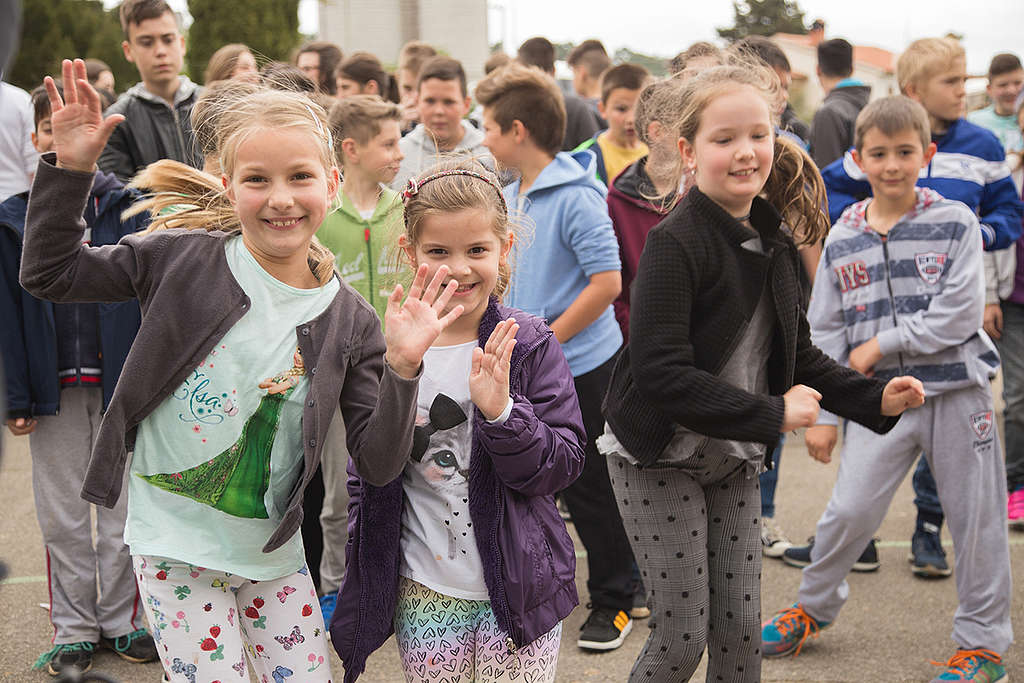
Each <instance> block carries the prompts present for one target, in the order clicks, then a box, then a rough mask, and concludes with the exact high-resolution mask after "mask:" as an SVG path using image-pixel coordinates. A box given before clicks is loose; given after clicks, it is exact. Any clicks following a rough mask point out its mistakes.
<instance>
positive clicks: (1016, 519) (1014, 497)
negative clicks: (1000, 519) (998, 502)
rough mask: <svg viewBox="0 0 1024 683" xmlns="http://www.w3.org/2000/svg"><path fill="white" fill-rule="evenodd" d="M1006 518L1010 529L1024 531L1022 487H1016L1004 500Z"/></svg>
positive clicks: (1023, 489) (1023, 494) (1023, 490)
mask: <svg viewBox="0 0 1024 683" xmlns="http://www.w3.org/2000/svg"><path fill="white" fill-rule="evenodd" d="M1006 518H1007V519H1008V520H1009V522H1010V526H1011V527H1013V528H1014V529H1020V530H1021V531H1024V486H1018V487H1017V490H1016V491H1014V492H1013V493H1011V494H1010V497H1009V498H1007V499H1006Z"/></svg>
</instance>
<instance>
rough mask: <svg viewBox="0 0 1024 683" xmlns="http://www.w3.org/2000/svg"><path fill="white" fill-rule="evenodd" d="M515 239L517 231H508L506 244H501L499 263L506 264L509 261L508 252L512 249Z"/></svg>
mask: <svg viewBox="0 0 1024 683" xmlns="http://www.w3.org/2000/svg"><path fill="white" fill-rule="evenodd" d="M515 241H516V236H515V233H513V232H510V233H508V235H507V236H506V237H505V242H504V244H502V245H501V252H500V253H499V254H498V263H501V264H505V263H507V262H508V253H509V252H510V251H512V243H513V242H515Z"/></svg>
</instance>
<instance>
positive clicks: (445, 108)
mask: <svg viewBox="0 0 1024 683" xmlns="http://www.w3.org/2000/svg"><path fill="white" fill-rule="evenodd" d="M416 110H417V111H418V112H419V115H420V121H421V122H422V123H423V125H424V126H426V128H427V130H428V131H429V132H430V134H431V135H433V136H434V138H435V139H436V140H437V145H438V148H439V149H440V150H442V151H448V150H451V149H454V148H455V145H457V144H459V142H461V141H462V136H463V135H465V134H466V131H465V129H464V128H463V127H462V117H463V116H465V115H466V114H467V113H468V112H469V98H468V97H466V96H465V95H463V94H462V87H461V86H460V85H459V81H458V80H451V81H442V80H441V79H440V78H428V79H426V80H425V81H423V82H422V83H420V88H419V95H418V99H417V100H416Z"/></svg>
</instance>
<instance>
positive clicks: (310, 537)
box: [301, 465, 324, 592]
mask: <svg viewBox="0 0 1024 683" xmlns="http://www.w3.org/2000/svg"><path fill="white" fill-rule="evenodd" d="M323 507H324V475H323V472H322V471H321V470H320V467H319V465H318V466H317V468H316V472H315V473H314V474H313V478H312V479H311V480H310V482H309V485H308V486H306V493H305V496H304V497H303V499H302V514H303V517H302V527H301V529H302V532H301V533H302V545H303V547H304V548H305V550H306V567H307V568H308V569H309V578H311V579H312V580H313V586H315V587H316V590H317V592H319V591H320V558H321V557H322V556H323V554H324V532H323V529H322V528H321V527H320V511H321V510H322V509H323Z"/></svg>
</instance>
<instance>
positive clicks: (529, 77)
mask: <svg viewBox="0 0 1024 683" xmlns="http://www.w3.org/2000/svg"><path fill="white" fill-rule="evenodd" d="M473 94H474V95H475V96H476V101H477V102H479V103H480V106H482V107H484V108H485V109H489V110H490V115H491V117H492V118H493V119H494V122H495V123H497V124H498V127H499V128H501V131H502V132H503V133H504V132H506V131H508V129H509V128H511V127H512V122H513V121H519V122H520V123H522V124H523V126H524V127H525V128H526V130H528V131H529V132H530V138H531V139H532V140H533V142H534V144H536V145H537V146H538V147H540V148H541V149H543V150H544V151H546V152H548V153H549V154H552V155H554V154H558V152H559V151H560V150H561V149H562V140H563V139H564V138H565V101H564V99H563V98H562V91H561V90H559V89H558V86H557V85H556V84H555V80H554V79H553V78H551V76H549V75H548V74H546V73H544V72H543V71H541V70H540V69H538V68H536V67H528V66H523V65H522V64H519V63H517V62H513V63H511V64H509V65H508V66H504V67H502V68H500V69H498V70H497V71H494V72H493V73H491V74H489V75H488V76H486V77H485V78H484V79H483V80H482V81H480V83H479V84H477V86H476V90H475V92H474V93H473Z"/></svg>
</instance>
